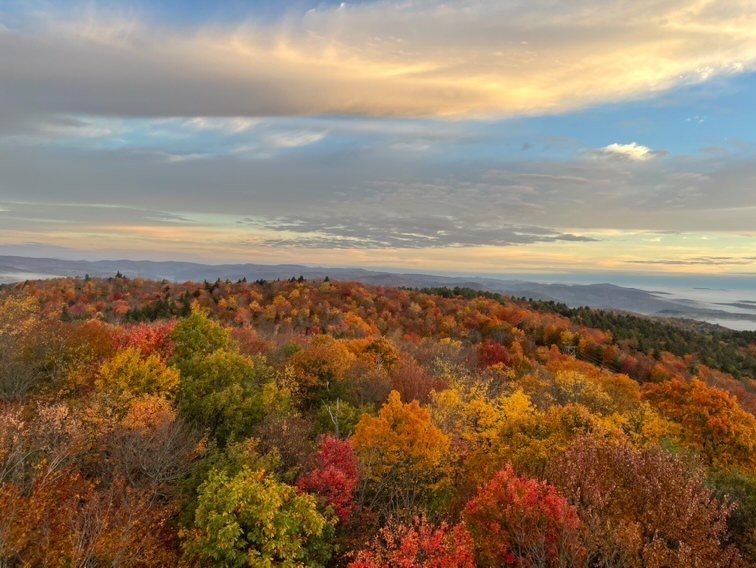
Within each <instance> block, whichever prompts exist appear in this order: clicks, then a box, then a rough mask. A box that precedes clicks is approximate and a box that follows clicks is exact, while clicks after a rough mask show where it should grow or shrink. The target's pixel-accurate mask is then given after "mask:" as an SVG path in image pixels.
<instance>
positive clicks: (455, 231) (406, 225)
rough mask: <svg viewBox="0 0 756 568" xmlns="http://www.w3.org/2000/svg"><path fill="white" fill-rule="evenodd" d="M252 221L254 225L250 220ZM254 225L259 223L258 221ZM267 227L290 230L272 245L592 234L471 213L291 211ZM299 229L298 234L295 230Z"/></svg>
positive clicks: (436, 243)
mask: <svg viewBox="0 0 756 568" xmlns="http://www.w3.org/2000/svg"><path fill="white" fill-rule="evenodd" d="M251 225H253V226H255V225H258V223H257V222H256V221H251ZM258 226H259V225H258ZM263 228H264V229H266V230H269V231H276V232H282V233H294V234H295V236H292V235H287V236H285V237H284V238H275V239H268V240H266V241H265V244H267V245H271V246H297V247H308V248H329V247H330V248H363V249H372V248H436V247H471V246H482V245H491V246H512V245H522V244H531V243H545V242H556V241H572V242H592V241H595V240H596V239H594V238H592V237H586V236H581V235H574V234H569V233H562V232H559V231H555V230H553V229H545V228H543V227H528V226H516V225H509V224H504V223H495V222H485V223H475V222H474V221H473V219H467V218H461V217H459V218H454V217H451V216H448V215H447V216H429V215H424V216H423V215H404V216H403V215H392V216H386V215H375V216H371V217H367V216H366V217H347V216H337V217H335V218H334V217H330V218H306V217H292V218H285V219H275V220H271V221H268V222H266V223H265V224H264V225H263ZM296 235H303V236H296Z"/></svg>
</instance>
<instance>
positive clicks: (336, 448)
mask: <svg viewBox="0 0 756 568" xmlns="http://www.w3.org/2000/svg"><path fill="white" fill-rule="evenodd" d="M313 461H314V464H313V468H312V470H311V471H310V472H309V473H308V474H307V475H305V476H303V477H301V478H300V479H299V482H298V483H297V486H298V487H299V488H300V489H302V490H303V491H307V492H308V493H314V494H315V495H317V496H318V497H320V498H321V499H322V500H323V501H324V502H325V503H326V504H327V505H329V506H331V507H333V510H334V512H335V513H336V516H337V517H338V518H339V519H340V520H341V521H342V522H347V521H348V520H349V517H351V515H352V513H353V512H354V509H355V507H356V505H357V503H356V501H355V491H356V489H357V483H358V481H359V477H358V474H357V458H356V456H355V455H354V450H353V449H352V444H351V443H350V442H349V441H347V440H339V439H338V438H334V437H333V436H325V437H323V439H322V440H321V441H320V445H319V446H318V449H317V453H316V454H315V456H314V460H313Z"/></svg>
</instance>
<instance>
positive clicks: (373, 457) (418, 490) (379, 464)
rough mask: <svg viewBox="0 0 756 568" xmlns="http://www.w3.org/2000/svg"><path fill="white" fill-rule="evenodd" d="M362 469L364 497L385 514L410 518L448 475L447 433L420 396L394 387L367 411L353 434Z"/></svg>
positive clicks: (436, 492) (429, 500)
mask: <svg viewBox="0 0 756 568" xmlns="http://www.w3.org/2000/svg"><path fill="white" fill-rule="evenodd" d="M352 443H353V445H354V449H355V451H356V453H357V456H358V458H359V460H360V466H361V469H362V476H363V479H362V487H361V495H360V498H361V502H362V503H363V504H367V505H368V506H369V507H370V508H371V509H374V510H375V511H377V512H379V513H381V514H383V515H384V516H392V515H393V516H398V517H402V518H411V517H412V516H413V515H414V514H416V513H418V512H419V511H421V510H422V509H424V508H425V507H428V506H430V505H431V504H432V502H433V500H434V498H437V497H439V496H440V493H441V491H442V490H443V489H444V488H445V487H446V482H447V479H448V469H447V465H448V453H449V446H450V442H449V436H447V435H446V434H444V432H442V431H441V429H439V428H438V427H436V426H435V425H434V424H433V422H432V420H431V415H430V412H429V411H428V410H427V409H425V408H423V407H422V406H420V403H418V402H417V401H412V402H411V403H409V404H403V403H402V401H401V398H400V396H399V393H398V392H396V391H392V392H391V394H390V395H389V398H388V401H387V402H386V403H385V404H384V405H383V407H382V408H381V410H380V412H379V413H378V416H375V417H374V416H370V415H368V414H365V415H363V417H362V419H360V422H359V423H358V424H357V428H356V431H355V434H354V437H353V439H352Z"/></svg>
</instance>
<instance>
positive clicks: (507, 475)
mask: <svg viewBox="0 0 756 568" xmlns="http://www.w3.org/2000/svg"><path fill="white" fill-rule="evenodd" d="M464 517H465V520H466V522H467V526H468V528H469V530H470V532H471V534H472V536H473V539H474V540H475V548H476V553H477V559H478V565H479V566H523V567H525V566H528V567H529V566H549V567H551V566H554V567H556V566H560V567H561V566H573V565H578V564H579V563H580V561H581V560H582V556H583V551H582V549H581V547H580V545H579V538H578V537H579V532H578V529H579V525H580V520H579V519H578V515H577V512H576V510H575V508H574V507H572V506H571V505H570V504H569V503H568V502H567V500H566V499H565V498H564V497H562V496H561V495H559V494H558V493H557V491H556V489H555V488H554V487H553V486H551V485H549V484H547V483H544V482H541V481H537V480H534V479H528V478H527V477H518V476H517V475H516V474H515V472H514V470H513V468H512V466H511V465H508V466H507V467H506V469H504V470H502V471H500V472H499V473H497V474H496V475H495V476H494V478H493V479H492V480H491V481H490V482H488V484H486V485H485V486H483V487H482V488H481V489H480V491H479V492H478V494H477V495H476V496H475V498H473V499H472V501H470V502H469V503H468V504H467V507H465V512H464Z"/></svg>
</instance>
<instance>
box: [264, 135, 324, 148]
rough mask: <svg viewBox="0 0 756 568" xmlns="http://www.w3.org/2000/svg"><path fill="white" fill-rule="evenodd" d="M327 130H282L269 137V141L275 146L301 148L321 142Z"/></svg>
mask: <svg viewBox="0 0 756 568" xmlns="http://www.w3.org/2000/svg"><path fill="white" fill-rule="evenodd" d="M326 135H327V133H326V132H306V131H299V132H280V133H277V134H271V135H270V136H268V137H267V143H268V144H269V145H270V146H272V147H274V148H299V147H301V146H309V145H310V144H315V143H316V142H320V141H321V140H323V138H325V137H326Z"/></svg>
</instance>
